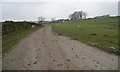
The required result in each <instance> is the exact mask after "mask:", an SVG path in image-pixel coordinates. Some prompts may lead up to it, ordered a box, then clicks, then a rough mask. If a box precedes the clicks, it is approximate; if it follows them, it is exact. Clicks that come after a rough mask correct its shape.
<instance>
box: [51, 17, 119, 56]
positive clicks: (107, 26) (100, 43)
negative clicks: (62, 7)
mask: <svg viewBox="0 0 120 72" xmlns="http://www.w3.org/2000/svg"><path fill="white" fill-rule="evenodd" d="M52 28H53V30H54V31H55V32H57V33H58V34H59V35H64V36H68V37H71V38H72V39H74V40H79V41H81V42H83V43H86V44H88V45H91V46H94V47H96V48H99V49H101V50H104V51H107V52H111V53H114V54H117V52H120V49H118V18H117V17H100V18H94V19H87V20H78V21H71V22H64V23H55V24H53V25H52Z"/></svg>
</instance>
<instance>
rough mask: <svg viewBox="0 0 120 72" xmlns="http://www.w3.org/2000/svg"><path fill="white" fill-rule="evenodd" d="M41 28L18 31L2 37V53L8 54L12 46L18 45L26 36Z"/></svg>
mask: <svg viewBox="0 0 120 72" xmlns="http://www.w3.org/2000/svg"><path fill="white" fill-rule="evenodd" d="M39 28H41V26H39V27H36V28H28V29H24V30H19V31H16V32H12V33H9V34H6V35H3V36H2V53H3V54H5V53H7V52H9V51H10V50H11V49H12V48H13V46H15V45H16V44H18V43H19V42H20V41H21V40H22V39H24V38H25V37H26V36H28V35H30V34H31V33H32V32H34V31H35V30H37V29H39Z"/></svg>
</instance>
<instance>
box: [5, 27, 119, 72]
mask: <svg viewBox="0 0 120 72" xmlns="http://www.w3.org/2000/svg"><path fill="white" fill-rule="evenodd" d="M3 69H4V70H116V69H118V57H117V56H116V55H112V54H108V53H105V52H102V51H100V50H97V49H95V48H93V47H90V46H88V45H86V44H83V43H81V42H78V41H75V40H71V39H70V38H68V37H64V36H58V35H56V34H54V33H53V32H52V30H51V26H45V27H43V28H41V29H39V30H37V31H35V32H34V33H32V34H31V35H30V36H29V37H27V38H26V39H25V40H23V41H22V42H20V43H19V44H18V46H17V47H16V48H14V49H13V50H12V51H11V52H10V53H9V54H7V55H6V56H5V57H4V58H3Z"/></svg>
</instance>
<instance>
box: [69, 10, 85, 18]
mask: <svg viewBox="0 0 120 72" xmlns="http://www.w3.org/2000/svg"><path fill="white" fill-rule="evenodd" d="M86 17H87V12H85V11H75V12H74V13H73V14H70V15H69V19H70V20H79V19H86Z"/></svg>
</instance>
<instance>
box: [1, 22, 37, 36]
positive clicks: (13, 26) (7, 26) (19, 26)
mask: <svg viewBox="0 0 120 72" xmlns="http://www.w3.org/2000/svg"><path fill="white" fill-rule="evenodd" d="M32 25H35V26H36V25H38V24H36V23H33V22H27V21H22V22H14V21H5V22H2V35H5V34H8V33H11V32H16V31H19V30H24V29H28V28H31V27H32Z"/></svg>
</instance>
